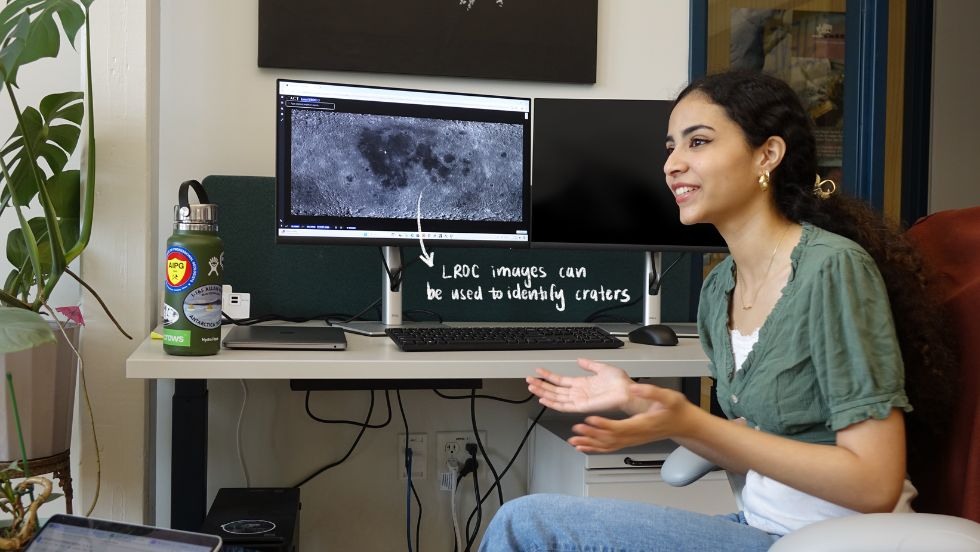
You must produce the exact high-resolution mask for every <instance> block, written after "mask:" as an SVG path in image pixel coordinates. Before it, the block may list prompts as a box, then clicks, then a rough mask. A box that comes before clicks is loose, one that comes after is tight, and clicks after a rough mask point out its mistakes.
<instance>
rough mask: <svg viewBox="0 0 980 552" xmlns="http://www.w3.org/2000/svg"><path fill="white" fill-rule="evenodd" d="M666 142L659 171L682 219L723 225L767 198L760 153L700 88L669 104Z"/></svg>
mask: <svg viewBox="0 0 980 552" xmlns="http://www.w3.org/2000/svg"><path fill="white" fill-rule="evenodd" d="M666 145H667V162H666V163H665V164H664V174H665V175H666V177H667V186H668V187H669V188H670V190H671V191H672V192H673V193H674V198H675V199H676V201H677V205H678V207H679V208H680V219H681V222H682V223H683V224H694V223H698V222H706V223H710V224H714V225H715V226H719V225H724V224H725V222H726V221H731V220H735V218H734V217H738V216H745V215H747V214H750V212H751V209H749V210H748V211H747V208H749V207H750V206H751V205H752V204H753V203H756V202H760V201H763V202H764V201H767V198H766V195H767V194H765V193H763V192H762V191H761V189H760V187H759V175H760V174H761V173H762V169H763V165H762V163H763V161H764V156H763V155H762V153H761V152H760V151H758V150H754V149H753V148H751V147H750V146H749V144H748V142H747V141H746V139H745V134H744V133H743V132H742V129H741V128H740V127H739V126H738V125H736V124H735V122H734V121H732V120H731V119H729V118H728V115H727V114H726V113H725V110H724V109H722V108H721V107H720V106H718V105H716V104H714V103H712V102H711V101H709V100H708V98H707V96H705V95H704V94H702V93H700V92H692V93H691V94H689V95H687V96H685V97H684V99H683V100H681V101H680V102H678V103H677V105H676V106H675V107H674V110H673V111H672V112H671V114H670V122H669V124H668V128H667V142H666Z"/></svg>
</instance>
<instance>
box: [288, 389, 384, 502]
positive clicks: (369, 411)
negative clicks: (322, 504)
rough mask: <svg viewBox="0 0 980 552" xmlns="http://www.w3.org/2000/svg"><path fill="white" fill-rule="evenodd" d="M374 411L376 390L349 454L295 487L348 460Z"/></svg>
mask: <svg viewBox="0 0 980 552" xmlns="http://www.w3.org/2000/svg"><path fill="white" fill-rule="evenodd" d="M373 413H374V392H371V405H370V406H369V407H368V413H367V417H366V418H365V419H364V424H363V425H362V426H361V431H359V432H358V433H357V438H355V439H354V443H353V444H352V445H351V446H350V449H348V450H347V454H345V455H344V457H343V458H341V459H340V460H337V461H336V462H334V463H332V464H327V465H326V466H323V467H322V468H320V469H318V470H316V471H315V472H313V473H311V474H310V475H308V476H306V478H305V479H303V480H302V481H300V482H299V483H297V484H295V485H293V487H294V488H299V487H301V486H303V485H304V484H306V483H307V482H309V481H310V480H311V479H313V478H314V477H316V476H318V475H320V474H321V473H323V472H325V471H327V470H329V469H331V468H334V467H336V466H339V465H341V464H343V463H344V461H345V460H347V458H348V457H350V455H351V454H352V453H353V452H354V449H355V448H357V443H359V442H361V437H363V436H364V432H366V431H367V428H368V422H370V421H371V415H372V414H373Z"/></svg>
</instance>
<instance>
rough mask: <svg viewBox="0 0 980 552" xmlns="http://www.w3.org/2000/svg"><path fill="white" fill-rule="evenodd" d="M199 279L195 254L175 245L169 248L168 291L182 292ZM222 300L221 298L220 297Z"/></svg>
mask: <svg viewBox="0 0 980 552" xmlns="http://www.w3.org/2000/svg"><path fill="white" fill-rule="evenodd" d="M196 280H197V259H196V258H194V255H193V254H192V253H191V252H190V251H188V250H186V249H184V248H183V247H180V246H179V245H174V246H171V247H168V248H167V283H166V287H167V291H171V292H173V293H180V292H182V291H184V290H185V289H187V288H189V287H191V286H192V285H194V282H195V281H196ZM219 301H220V299H219Z"/></svg>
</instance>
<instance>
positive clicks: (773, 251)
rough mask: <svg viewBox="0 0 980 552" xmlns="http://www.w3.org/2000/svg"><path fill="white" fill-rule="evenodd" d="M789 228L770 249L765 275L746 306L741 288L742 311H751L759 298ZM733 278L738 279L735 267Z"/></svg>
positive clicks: (743, 290)
mask: <svg viewBox="0 0 980 552" xmlns="http://www.w3.org/2000/svg"><path fill="white" fill-rule="evenodd" d="M790 226H792V225H789V226H787V227H786V229H785V230H783V233H782V234H781V235H780V236H779V241H778V242H776V247H773V248H772V254H771V255H769V264H768V265H767V266H766V272H765V274H763V275H762V281H760V282H759V287H757V288H756V289H755V295H753V296H752V302H751V303H749V304H748V305H746V304H745V287H742V293H741V298H740V299H741V301H742V310H749V309H751V308H752V305H754V304H755V300H756V299H758V298H759V293H761V292H762V287H763V286H764V285H765V284H766V281H767V280H768V279H769V271H770V270H772V262H773V261H774V260H775V259H776V251H778V250H779V246H780V245H782V244H783V238H785V237H786V233H787V232H789V229H790ZM735 277H736V278H738V267H737V266H736V267H735Z"/></svg>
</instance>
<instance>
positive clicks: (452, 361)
mask: <svg viewBox="0 0 980 552" xmlns="http://www.w3.org/2000/svg"><path fill="white" fill-rule="evenodd" d="M347 343H348V346H347V350H346V351H282V350H280V351H259V350H241V349H237V350H233V349H224V348H222V349H221V351H220V352H219V353H218V354H217V355H213V356H196V357H182V356H171V355H167V354H166V353H164V352H163V343H162V341H160V340H158V339H151V338H149V337H147V338H146V339H145V340H143V342H142V343H141V344H140V346H139V347H138V348H137V349H136V350H135V351H133V354H131V355H130V356H129V358H128V359H127V360H126V377H128V378H143V379H478V378H484V379H494V378H524V377H525V376H528V375H532V374H533V373H534V368H535V367H539V366H540V367H543V368H547V369H549V370H551V371H554V372H557V373H561V374H568V375H581V374H582V373H583V372H582V370H581V369H580V368H579V367H578V365H577V364H576V363H575V359H577V358H579V357H587V358H591V359H593V360H598V361H601V362H606V363H609V364H613V365H616V366H619V367H621V368H623V369H624V370H626V371H627V372H628V373H629V374H630V375H631V376H633V377H692V376H706V375H708V359H707V357H705V355H704V352H703V351H702V350H701V345H700V343H698V340H697V339H690V338H686V339H681V340H680V344H679V345H677V346H675V347H653V346H650V345H638V344H635V343H629V342H627V343H626V344H625V345H624V346H623V347H621V348H619V349H590V350H567V351H565V350H547V351H492V352H490V351H467V352H434V353H405V352H402V351H400V350H399V349H398V347H397V346H395V344H394V343H393V342H392V341H391V340H390V339H388V338H387V337H366V336H362V335H357V334H351V333H348V334H347Z"/></svg>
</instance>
